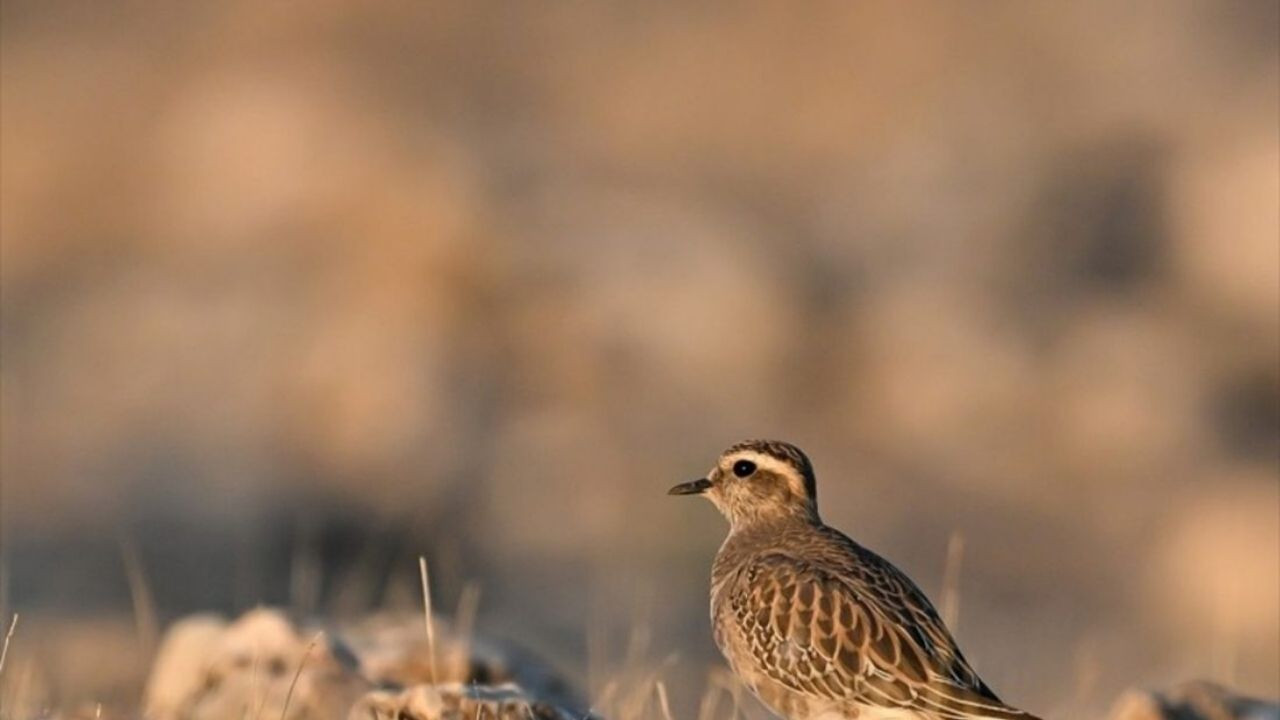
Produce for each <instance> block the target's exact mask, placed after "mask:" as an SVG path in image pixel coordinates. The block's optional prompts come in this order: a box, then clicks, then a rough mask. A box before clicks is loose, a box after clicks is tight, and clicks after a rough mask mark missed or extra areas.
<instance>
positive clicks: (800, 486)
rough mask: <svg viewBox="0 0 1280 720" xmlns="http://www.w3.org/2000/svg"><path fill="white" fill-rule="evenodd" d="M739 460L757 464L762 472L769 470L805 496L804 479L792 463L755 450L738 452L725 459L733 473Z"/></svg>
mask: <svg viewBox="0 0 1280 720" xmlns="http://www.w3.org/2000/svg"><path fill="white" fill-rule="evenodd" d="M739 460H750V461H751V462H753V463H755V464H756V467H758V468H760V469H762V470H768V471H769V472H772V473H774V474H777V475H781V476H782V477H784V478H786V479H787V482H788V483H790V484H791V486H792V488H793V489H794V490H795V491H796V492H797V493H799V494H801V495H803V494H804V478H803V477H801V476H800V472H799V471H798V470H796V469H795V467H794V466H792V465H791V464H790V463H787V462H784V461H782V460H779V459H778V458H776V457H774V456H772V455H766V454H764V453H761V452H756V451H755V450H739V451H738V452H736V453H734V454H732V455H730V456H729V457H727V458H725V464H726V465H727V466H728V468H729V470H730V472H732V469H733V464H734V463H736V462H737V461H739Z"/></svg>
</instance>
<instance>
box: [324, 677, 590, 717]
mask: <svg viewBox="0 0 1280 720" xmlns="http://www.w3.org/2000/svg"><path fill="white" fill-rule="evenodd" d="M581 717H582V715H580V714H576V713H571V712H569V711H568V710H565V709H563V708H558V707H555V706H554V705H551V704H549V703H547V702H543V701H540V700H537V699H535V698H533V697H531V696H529V695H528V694H527V693H525V692H524V690H522V689H521V688H520V686H518V685H515V684H512V683H507V684H503V685H497V686H489V687H481V686H477V685H463V684H460V683H449V684H445V685H436V686H431V685H417V686H414V687H412V688H409V689H408V690H405V691H403V692H400V693H392V692H386V691H381V690H377V691H374V692H371V693H369V694H368V695H365V696H364V697H363V698H361V699H360V701H359V702H357V703H356V705H355V706H354V707H353V708H351V714H350V715H348V716H347V720H464V719H465V720H474V719H477V718H479V719H482V720H509V719H510V720H530V719H533V720H572V719H574V718H581Z"/></svg>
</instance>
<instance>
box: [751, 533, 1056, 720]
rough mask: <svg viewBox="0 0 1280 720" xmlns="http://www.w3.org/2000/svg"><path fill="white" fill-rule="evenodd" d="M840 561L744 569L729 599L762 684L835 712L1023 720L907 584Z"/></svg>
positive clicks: (885, 567)
mask: <svg viewBox="0 0 1280 720" xmlns="http://www.w3.org/2000/svg"><path fill="white" fill-rule="evenodd" d="M850 545H851V546H852V543H851V542H850ZM855 548H856V550H855ZM847 552H849V553H853V552H857V553H858V554H857V555H854V554H850V555H849V556H848V562H842V563H840V566H839V567H829V566H828V567H824V566H823V565H820V564H818V563H815V562H810V561H806V560H803V559H800V558H797V557H794V556H791V555H789V554H784V553H782V552H777V553H769V554H764V555H762V556H759V557H757V558H756V559H754V560H753V561H752V562H750V563H748V564H747V565H746V566H745V567H743V569H742V571H741V573H740V574H739V576H738V578H737V581H736V582H734V583H733V586H732V588H730V591H729V596H728V597H727V598H726V599H727V600H728V603H729V609H730V610H731V611H732V621H733V622H735V623H736V624H737V625H738V629H739V631H740V633H741V637H742V638H743V639H744V640H745V641H746V643H747V644H748V645H749V649H750V651H751V653H752V654H753V655H754V657H755V659H756V660H757V662H758V663H759V666H760V669H761V670H762V671H763V672H764V673H765V674H766V675H768V676H769V677H770V678H772V679H773V680H775V681H777V682H778V683H781V684H782V685H784V686H786V687H789V688H790V689H792V690H793V691H796V692H799V693H803V694H807V695H810V696H814V697H818V698H822V699H826V700H833V701H837V702H848V703H855V704H865V705H871V706H876V707H884V708H898V709H910V710H915V711H919V712H927V713H930V714H931V715H932V716H936V717H938V718H943V719H946V720H963V719H965V718H978V717H990V718H1018V719H1019V720H1030V718H1031V716H1030V715H1027V714H1025V713H1022V712H1021V711H1018V710H1015V709H1013V708H1010V707H1008V706H1006V705H1005V704H1004V703H1002V702H1001V701H1000V700H999V698H997V697H996V696H995V694H994V693H992V692H991V690H990V689H988V688H987V686H986V685H984V684H983V682H982V680H981V679H980V678H979V677H978V675H977V673H975V672H974V671H973V668H971V667H970V666H969V664H968V663H967V662H966V661H965V659H964V656H962V655H961V654H960V651H959V649H958V648H957V647H956V643H955V640H953V639H952V637H951V634H950V633H949V632H947V629H946V627H945V626H943V624H942V621H941V619H940V618H939V617H938V615H937V612H936V611H934V609H933V606H932V605H930V603H929V601H928V600H927V599H926V598H925V597H924V594H923V593H922V592H920V590H919V589H917V588H916V587H915V585H914V584H913V583H912V582H911V581H910V580H909V579H908V578H907V577H906V576H905V575H903V574H902V573H901V572H900V571H898V570H897V569H896V568H894V567H893V566H892V565H890V564H889V563H888V562H886V561H884V560H882V559H880V558H879V557H878V556H876V555H874V554H873V553H870V552H869V551H866V550H864V549H862V548H860V547H856V546H853V547H850V548H848V549H847Z"/></svg>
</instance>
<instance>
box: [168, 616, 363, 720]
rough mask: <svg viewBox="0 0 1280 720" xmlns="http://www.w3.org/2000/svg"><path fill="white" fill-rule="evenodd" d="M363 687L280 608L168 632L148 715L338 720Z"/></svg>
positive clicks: (203, 620) (193, 622) (327, 646)
mask: <svg viewBox="0 0 1280 720" xmlns="http://www.w3.org/2000/svg"><path fill="white" fill-rule="evenodd" d="M368 689H369V684H368V683H367V682H365V681H364V680H363V679H362V678H361V677H360V676H359V674H358V673H357V672H356V670H355V668H354V667H353V666H352V665H351V663H349V662H348V661H347V659H346V656H345V654H344V652H343V651H342V650H341V649H340V646H337V645H335V644H334V643H333V642H332V640H331V639H329V638H328V637H327V636H321V635H320V634H317V635H316V636H314V637H313V638H312V639H307V638H306V637H305V636H304V635H302V634H300V633H299V632H298V630H297V629H296V628H295V627H294V625H293V624H292V623H291V622H290V621H289V620H288V619H287V618H286V617H285V616H284V614H283V613H281V612H280V611H278V610H265V609H259V610H253V611H250V612H248V613H245V614H244V615H242V616H241V617H240V618H239V619H237V620H236V621H235V622H233V623H231V624H230V625H227V626H226V627H225V629H224V628H222V627H220V624H219V621H218V620H216V619H212V618H209V617H208V616H197V617H194V618H188V619H186V620H183V621H180V622H178V623H177V624H175V626H174V627H173V628H172V629H170V630H169V632H168V633H167V634H166V635H165V638H164V640H163V642H162V644H161V650H160V653H159V655H158V656H157V659H156V664H155V666H154V667H153V669H152V672H151V678H150V680H149V681H148V682H147V693H146V703H147V704H146V708H145V711H146V716H147V717H148V718H151V719H152V720H221V719H223V718H239V717H271V718H281V719H282V720H283V719H286V718H288V719H298V720H301V719H302V718H307V719H308V720H329V719H331V718H333V719H336V718H342V717H343V716H344V715H345V713H346V709H347V708H349V707H350V706H351V704H352V703H353V702H354V701H355V699H356V698H357V697H359V696H360V694H361V693H363V692H365V691H367V690H368Z"/></svg>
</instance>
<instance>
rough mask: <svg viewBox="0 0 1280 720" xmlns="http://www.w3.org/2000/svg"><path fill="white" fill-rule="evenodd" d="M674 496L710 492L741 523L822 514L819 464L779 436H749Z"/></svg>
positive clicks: (724, 511) (674, 490)
mask: <svg viewBox="0 0 1280 720" xmlns="http://www.w3.org/2000/svg"><path fill="white" fill-rule="evenodd" d="M667 492H668V494H670V495H705V496H706V497H707V499H708V500H710V501H711V502H712V503H714V504H715V506H716V508H717V509H718V510H719V511H720V512H721V513H722V514H723V515H724V516H725V517H726V518H727V519H728V520H729V524H730V525H731V526H733V527H735V528H739V527H746V526H749V525H753V524H755V523H759V522H768V521H772V520H782V519H793V518H794V519H804V520H813V521H816V520H817V519H818V488H817V481H816V480H815V478H814V474H813V465H812V464H811V463H810V462H809V458H808V457H807V456H806V455H805V454H804V453H803V452H802V451H801V450H800V448H798V447H796V446H795V445H792V444H790V443H785V442H779V441H777V440H747V441H745V442H740V443H738V444H736V445H734V446H732V447H730V448H729V449H728V450H725V451H724V452H723V453H721V454H720V458H719V459H718V460H717V461H716V464H715V467H713V468H711V472H709V473H707V475H706V477H702V478H698V479H697V480H694V481H692V482H687V483H681V484H679V485H676V486H675V487H673V488H671V489H670V490H669V491H667Z"/></svg>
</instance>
